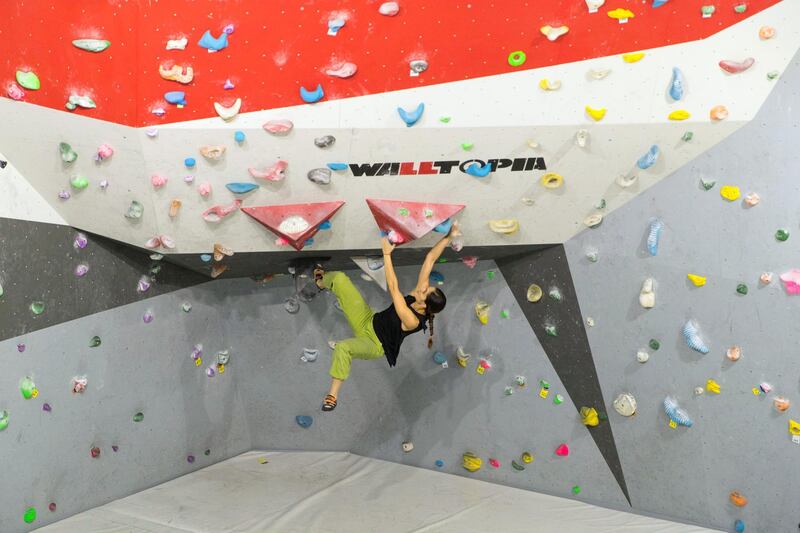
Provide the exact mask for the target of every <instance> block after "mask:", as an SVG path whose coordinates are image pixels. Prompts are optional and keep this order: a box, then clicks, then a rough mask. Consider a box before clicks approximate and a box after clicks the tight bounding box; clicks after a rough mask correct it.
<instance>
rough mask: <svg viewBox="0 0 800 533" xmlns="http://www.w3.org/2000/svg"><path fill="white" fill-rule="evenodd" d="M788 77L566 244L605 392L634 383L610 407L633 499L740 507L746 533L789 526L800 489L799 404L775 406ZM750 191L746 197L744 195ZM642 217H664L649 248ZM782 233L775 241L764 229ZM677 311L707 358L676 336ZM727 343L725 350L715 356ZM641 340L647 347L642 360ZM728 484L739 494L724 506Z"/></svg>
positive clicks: (781, 330)
mask: <svg viewBox="0 0 800 533" xmlns="http://www.w3.org/2000/svg"><path fill="white" fill-rule="evenodd" d="M798 85H800V60H798V58H795V59H794V60H793V61H792V64H791V66H790V67H789V68H788V69H787V70H786V72H785V73H784V74H783V76H782V78H781V80H780V81H779V83H778V86H777V87H776V90H775V91H774V92H773V94H772V96H771V97H770V99H769V100H768V101H767V102H766V104H765V105H764V107H763V108H762V110H761V112H760V113H759V115H758V117H757V118H756V120H755V121H754V122H752V123H751V124H750V125H748V126H746V127H744V128H742V129H741V130H739V131H738V132H737V133H736V134H734V135H733V136H731V137H730V138H729V139H727V140H726V141H724V142H723V143H721V144H720V145H718V146H717V147H715V148H714V149H713V150H711V151H709V152H708V153H707V154H706V155H705V156H704V157H702V158H699V159H698V160H696V161H694V162H693V163H692V164H690V165H687V166H686V167H684V168H683V169H681V170H680V171H679V172H677V173H675V174H674V175H673V176H670V177H669V179H668V180H665V181H664V182H663V183H661V184H659V185H658V186H656V187H654V188H653V189H652V190H651V191H648V192H647V193H646V194H644V195H642V196H641V197H640V198H638V199H637V200H635V201H634V202H632V203H631V204H630V205H629V206H627V207H626V209H625V210H622V211H619V212H618V213H614V214H613V215H612V216H610V217H609V218H608V220H606V221H605V222H604V223H603V225H602V226H601V227H599V228H597V229H596V230H589V231H586V232H584V233H582V234H580V235H579V236H578V237H576V238H575V239H572V240H570V241H569V242H567V244H566V248H567V250H568V252H569V261H570V266H571V267H572V272H573V275H574V278H575V283H576V287H577V292H578V297H579V299H580V302H581V309H582V311H583V313H584V315H585V318H586V319H587V320H588V317H592V318H593V319H594V322H595V324H596V325H595V326H594V327H593V328H587V329H588V333H589V341H590V344H591V347H592V353H593V354H594V359H595V363H596V365H597V368H598V375H599V377H600V381H601V384H602V386H603V392H604V394H605V400H606V402H607V404H608V403H610V402H611V401H613V399H614V398H615V397H616V396H617V395H618V394H620V393H622V392H631V393H633V394H634V396H635V397H636V398H637V401H638V405H639V413H638V414H637V415H636V416H635V417H633V418H631V419H625V418H623V417H619V416H614V417H613V419H612V421H614V422H616V424H615V425H614V429H615V431H614V435H615V437H616V442H617V446H618V449H619V452H620V457H621V459H622V465H623V468H624V471H625V476H626V480H627V482H628V485H629V488H630V492H631V501H632V504H633V507H634V508H635V509H641V510H646V511H650V512H657V513H669V514H672V513H675V514H678V513H680V514H681V516H684V517H686V518H689V519H692V520H694V521H697V522H700V523H704V524H710V525H714V526H717V527H720V528H726V529H730V528H731V527H732V525H733V523H734V521H735V520H737V519H741V520H743V521H744V522H745V523H746V524H747V525H748V529H747V531H751V528H752V530H754V531H793V530H794V529H795V528H796V527H797V522H798V516H797V514H796V513H795V512H787V511H789V510H788V509H787V502H788V501H789V500H788V499H787V498H790V497H789V496H788V495H789V494H793V493H797V491H798V490H800V486H798V480H797V476H796V475H794V471H793V468H792V467H791V466H789V465H793V464H795V463H796V462H797V458H798V454H800V446H798V444H797V443H794V442H793V440H792V435H791V434H790V433H789V432H788V431H787V427H788V423H789V420H790V419H797V417H798V415H797V408H796V407H795V406H794V405H792V406H791V407H790V408H789V410H788V411H785V412H781V411H779V410H778V409H776V407H775V405H776V404H775V401H776V399H777V398H786V399H788V400H790V402H792V403H794V402H795V399H796V398H795V397H796V396H797V394H798V392H800V384H799V383H798V375H800V364H798V362H797V359H796V357H795V356H794V347H795V346H796V345H797V328H796V327H795V316H796V314H797V306H798V302H797V301H796V300H795V298H797V297H796V296H793V295H790V294H789V293H788V291H787V290H786V289H787V287H786V285H785V284H784V283H783V282H782V281H781V280H780V276H781V275H782V274H784V273H786V272H788V271H791V269H793V268H796V267H797V253H796V251H795V250H794V246H793V244H792V242H793V239H794V238H795V233H796V232H797V229H798V226H797V220H796V217H795V216H794V213H796V212H797V201H796V194H795V192H796V191H797V184H796V183H795V181H794V179H793V175H794V168H795V163H794V152H793V150H792V149H791V148H790V147H789V146H788V145H787V144H786V143H785V142H784V141H783V139H785V138H786V136H787V135H789V132H790V131H793V129H794V128H795V127H796V126H797V123H798V114H797V112H796V110H795V109H794V107H793V106H792V105H791V104H790V102H793V101H795V100H796V98H797V87H798ZM703 183H705V185H706V186H705V187H704V186H703ZM712 184H713V186H712ZM706 187H708V188H709V189H708V190H706ZM723 187H738V189H739V191H740V194H741V197H738V198H736V199H734V200H733V201H729V200H727V199H726V198H724V197H723V196H722V193H723V192H725V193H727V190H726V189H723ZM752 194H755V195H758V199H759V202H758V203H757V204H755V205H752V206H751V205H749V204H748V195H752ZM749 199H750V202H751V203H752V202H753V200H754V199H755V198H754V197H753V196H750V197H749ZM653 219H660V220H661V221H663V224H664V227H663V230H662V231H661V238H660V239H659V241H658V255H656V256H651V255H650V253H649V251H648V249H647V243H646V239H647V237H648V236H649V230H650V224H651V220H653ZM781 230H783V231H785V232H786V233H788V234H789V238H788V240H786V241H781V240H779V239H778V238H777V237H776V236H779V235H778V232H779V231H781ZM587 250H588V251H596V252H597V254H598V260H597V262H596V263H593V262H591V261H589V260H587V258H586V252H587ZM765 273H766V275H765ZM689 274H693V275H695V276H699V277H702V278H705V280H706V281H705V284H704V285H702V286H699V287H698V286H696V285H695V283H694V282H692V281H691V280H690V279H688V278H687V275H689ZM762 275H765V277H764V279H765V280H767V281H768V282H767V281H761V278H762ZM646 278H652V279H653V280H655V298H656V300H655V306H654V307H653V308H651V309H645V308H643V307H642V306H641V305H640V303H639V292H640V289H641V287H642V283H643V282H644V280H645V279H646ZM745 291H746V293H745ZM689 320H692V321H694V322H695V323H696V324H697V326H698V328H699V332H700V337H701V339H702V341H703V342H704V343H705V345H706V347H707V348H708V350H709V352H708V353H707V354H705V355H703V354H700V353H698V352H697V351H695V350H692V349H691V348H689V347H688V346H687V343H686V340H685V339H684V336H683V334H682V328H683V326H684V324H685V323H686V322H687V321H689ZM651 339H656V340H657V341H659V343H660V347H659V348H658V349H657V350H653V349H652V348H651V347H650V346H649V343H650V340H651ZM735 347H738V348H739V355H740V356H739V359H738V360H732V358H731V357H729V356H728V354H729V353H731V355H732V356H733V357H735V355H733V353H732V352H731V349H732V348H735ZM639 351H645V352H648V353H649V360H648V361H647V362H646V363H639V362H638V360H637V352H639ZM708 380H713V381H714V382H716V383H717V384H719V393H714V392H713V390H712V389H713V386H712V387H709V386H708V384H707V382H708ZM762 384H766V386H767V387H769V388H770V389H771V390H770V392H769V393H765V392H764V391H763V390H762V389H761V387H762ZM666 396H673V397H675V398H676V399H677V400H678V402H679V403H680V405H681V406H682V407H683V408H684V409H685V410H686V411H687V413H688V414H689V416H690V417H691V418H692V419H693V421H694V425H693V426H692V427H691V428H688V429H687V428H683V427H678V428H674V429H673V428H670V427H669V425H668V423H669V418H667V416H666V415H665V413H664V409H663V407H662V405H661V402H662V401H663V399H664V398H665V397H666ZM779 405H782V404H779ZM612 414H615V413H612ZM665 487H671V488H672V489H671V490H669V491H668V492H667V491H665ZM731 491H740V492H742V493H743V494H744V495H745V496H746V497H748V498H749V500H750V503H749V504H748V505H747V506H746V507H744V508H741V509H740V508H737V507H735V506H734V505H732V504H731V502H730V501H729V499H728V494H729V493H730V492H731Z"/></svg>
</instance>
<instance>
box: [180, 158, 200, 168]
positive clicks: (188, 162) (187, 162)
mask: <svg viewBox="0 0 800 533" xmlns="http://www.w3.org/2000/svg"><path fill="white" fill-rule="evenodd" d="M183 164H184V165H186V168H194V166H195V165H196V164H197V161H195V159H194V157H187V158H186V159H184V160H183Z"/></svg>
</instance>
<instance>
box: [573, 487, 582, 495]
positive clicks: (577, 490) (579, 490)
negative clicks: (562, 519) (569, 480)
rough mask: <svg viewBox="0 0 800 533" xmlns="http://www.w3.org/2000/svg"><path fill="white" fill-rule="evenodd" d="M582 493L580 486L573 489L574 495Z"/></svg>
mask: <svg viewBox="0 0 800 533" xmlns="http://www.w3.org/2000/svg"><path fill="white" fill-rule="evenodd" d="M580 493H581V487H580V485H575V486H574V487H572V494H580Z"/></svg>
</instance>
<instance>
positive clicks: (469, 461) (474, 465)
mask: <svg viewBox="0 0 800 533" xmlns="http://www.w3.org/2000/svg"><path fill="white" fill-rule="evenodd" d="M482 464H483V461H481V458H480V457H478V456H477V455H475V454H474V453H472V452H467V453H465V454H464V455H462V456H461V465H462V466H463V467H464V468H465V469H466V470H468V471H470V472H475V471H477V470H479V469H480V467H481V465H482Z"/></svg>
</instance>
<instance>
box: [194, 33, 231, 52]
mask: <svg viewBox="0 0 800 533" xmlns="http://www.w3.org/2000/svg"><path fill="white" fill-rule="evenodd" d="M197 45H198V46H200V47H201V48H205V49H207V50H209V51H213V52H219V51H220V50H222V49H223V48H225V47H226V46H228V34H227V33H225V32H222V35H220V36H219V37H218V38H214V37H213V36H212V35H211V31H209V30H206V32H205V33H204V34H203V36H202V37H200V40H199V41H197Z"/></svg>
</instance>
